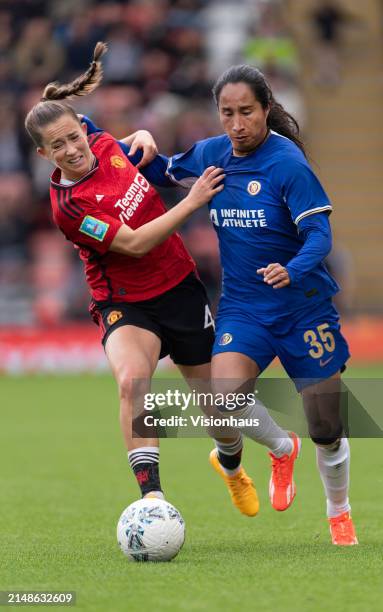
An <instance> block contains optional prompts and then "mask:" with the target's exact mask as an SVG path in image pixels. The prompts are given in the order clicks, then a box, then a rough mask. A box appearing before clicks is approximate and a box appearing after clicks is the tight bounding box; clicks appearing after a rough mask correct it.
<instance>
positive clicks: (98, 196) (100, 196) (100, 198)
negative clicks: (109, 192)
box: [96, 195, 105, 202]
mask: <svg viewBox="0 0 383 612" xmlns="http://www.w3.org/2000/svg"><path fill="white" fill-rule="evenodd" d="M103 197H105V196H103V195H96V200H97V202H101V200H102V198H103Z"/></svg>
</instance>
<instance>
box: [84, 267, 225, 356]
mask: <svg viewBox="0 0 383 612" xmlns="http://www.w3.org/2000/svg"><path fill="white" fill-rule="evenodd" d="M90 313H91V315H92V318H93V320H94V322H95V323H96V324H97V325H98V326H99V328H100V331H101V334H102V343H103V345H104V346H105V343H106V341H107V339H108V338H109V335H110V334H111V333H112V332H113V331H114V330H115V329H118V328H119V327H122V326H123V325H134V326H135V327H141V328H142V329H148V330H149V331H151V332H153V333H154V334H156V335H157V336H158V337H159V338H160V340H161V354H160V359H162V357H165V356H166V355H170V357H171V359H172V360H173V361H174V363H176V364H179V365H190V366H193V365H200V364H203V363H209V362H210V360H211V352H212V348H213V344H214V323H213V319H212V316H211V312H210V305H209V300H208V297H207V294H206V289H205V287H204V285H203V284H202V283H201V281H200V280H199V279H198V278H197V277H196V275H195V273H194V272H192V273H191V274H189V275H188V276H187V277H186V278H185V279H184V280H183V281H181V282H180V283H179V284H178V285H176V286H175V287H173V289H169V291H166V292H165V293H162V294H161V295H159V296H157V297H155V298H152V299H150V300H144V301H142V302H114V303H110V302H95V301H92V302H91V305H90Z"/></svg>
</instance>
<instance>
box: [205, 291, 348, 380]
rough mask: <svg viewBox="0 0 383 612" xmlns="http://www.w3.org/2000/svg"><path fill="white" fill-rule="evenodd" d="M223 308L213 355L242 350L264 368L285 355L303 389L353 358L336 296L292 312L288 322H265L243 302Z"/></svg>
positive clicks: (289, 371) (288, 368)
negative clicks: (309, 307) (310, 307)
mask: <svg viewBox="0 0 383 612" xmlns="http://www.w3.org/2000/svg"><path fill="white" fill-rule="evenodd" d="M221 312H222V314H220V313H218V317H217V321H216V338H215V342H214V347H213V355H217V354H219V353H226V352H236V353H242V354H243V355H247V356H248V357H250V359H252V360H253V361H255V362H256V364H257V365H258V367H259V369H260V370H261V372H262V371H263V370H264V369H265V368H267V366H268V365H269V364H270V363H271V362H272V360H273V359H274V357H279V359H280V362H281V364H282V365H283V367H284V369H285V370H286V372H287V374H288V375H289V377H290V378H291V379H292V380H293V381H294V383H295V386H296V388H297V390H298V391H301V390H302V389H304V388H305V387H307V386H309V385H312V384H314V383H317V382H320V381H321V380H324V379H326V378H329V377H330V376H332V375H333V374H335V373H336V372H338V371H339V370H343V369H344V365H345V363H346V361H347V359H348V358H349V357H350V352H349V349H348V345H347V342H346V340H345V339H344V337H343V336H342V334H341V332H340V324H339V315H338V312H337V311H336V309H335V307H334V306H333V304H332V302H331V300H326V301H325V302H322V303H320V304H318V305H317V306H316V307H315V308H313V309H312V310H310V311H305V312H302V311H301V312H299V314H295V315H292V316H290V317H289V318H288V320H287V324H286V320H285V321H284V322H283V324H282V325H278V323H277V325H265V324H263V323H261V322H260V321H259V320H257V317H256V315H251V314H250V313H249V311H247V310H246V311H245V310H243V309H241V307H237V308H236V309H235V308H224V309H223V310H222V311H221Z"/></svg>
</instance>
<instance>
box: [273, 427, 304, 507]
mask: <svg viewBox="0 0 383 612" xmlns="http://www.w3.org/2000/svg"><path fill="white" fill-rule="evenodd" d="M289 435H290V437H291V439H292V441H293V450H292V452H291V454H290V455H282V457H276V456H275V455H273V453H269V455H270V457H271V470H272V471H271V478H270V484H269V496H270V502H271V505H272V506H273V508H274V510H278V511H279V512H283V510H287V508H289V507H290V506H291V504H292V503H293V500H294V497H295V494H296V486H295V482H294V480H293V472H294V463H295V460H296V459H297V457H298V455H299V452H300V450H301V440H300V438H298V436H297V435H296V434H295V433H293V432H291V433H290V434H289Z"/></svg>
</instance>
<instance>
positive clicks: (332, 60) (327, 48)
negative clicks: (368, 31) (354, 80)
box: [310, 0, 360, 87]
mask: <svg viewBox="0 0 383 612" xmlns="http://www.w3.org/2000/svg"><path fill="white" fill-rule="evenodd" d="M310 19H311V22H312V27H313V30H314V33H315V37H316V49H315V63H316V74H315V77H314V78H315V81H316V83H317V84H318V85H321V86H325V87H337V86H338V85H339V83H340V80H341V52H342V33H343V30H344V27H345V26H346V25H347V24H350V23H358V24H360V20H359V19H358V18H357V17H356V16H354V15H353V14H352V13H350V12H348V11H347V10H346V9H345V8H344V7H343V6H341V5H340V4H339V3H338V2H337V0H317V3H316V6H315V7H314V10H313V11H312V12H311V14H310Z"/></svg>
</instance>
